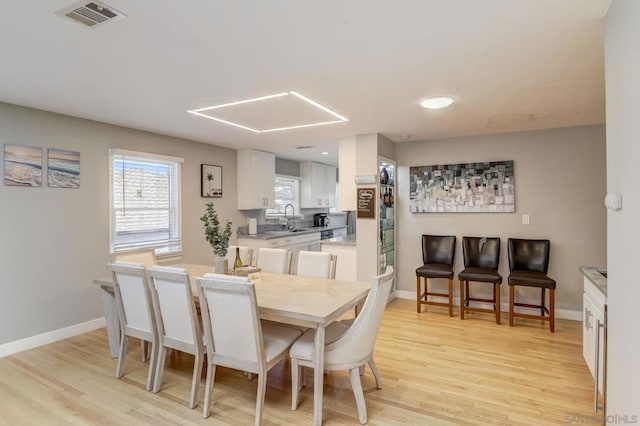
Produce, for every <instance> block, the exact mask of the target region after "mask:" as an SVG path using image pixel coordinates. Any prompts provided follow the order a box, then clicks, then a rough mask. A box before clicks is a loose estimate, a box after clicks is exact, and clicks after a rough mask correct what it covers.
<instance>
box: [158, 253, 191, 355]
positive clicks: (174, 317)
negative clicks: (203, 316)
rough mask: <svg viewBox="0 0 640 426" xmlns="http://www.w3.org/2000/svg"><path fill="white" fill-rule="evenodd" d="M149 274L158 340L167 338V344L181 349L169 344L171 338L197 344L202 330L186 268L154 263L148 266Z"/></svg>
mask: <svg viewBox="0 0 640 426" xmlns="http://www.w3.org/2000/svg"><path fill="white" fill-rule="evenodd" d="M149 277H150V279H151V283H150V284H151V296H152V301H153V307H154V312H156V323H157V325H158V334H159V335H160V338H161V343H163V341H169V342H168V343H169V344H168V346H170V347H174V348H175V349H181V348H176V347H175V345H172V344H171V343H170V341H171V340H174V341H177V342H184V343H187V344H189V345H196V343H197V342H199V343H201V342H202V332H201V329H200V324H199V321H198V316H197V313H196V308H195V303H194V302H193V293H192V291H191V285H190V282H189V274H188V272H187V270H186V269H183V268H171V267H166V266H155V267H153V268H151V269H149ZM166 343H167V342H164V344H166Z"/></svg>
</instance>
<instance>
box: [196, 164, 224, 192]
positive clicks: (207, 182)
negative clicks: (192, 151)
mask: <svg viewBox="0 0 640 426" xmlns="http://www.w3.org/2000/svg"><path fill="white" fill-rule="evenodd" d="M200 190H201V196H202V197H203V198H220V197H222V166H214V165H211V164H202V165H201V169H200Z"/></svg>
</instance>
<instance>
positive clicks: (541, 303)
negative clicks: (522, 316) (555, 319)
mask: <svg viewBox="0 0 640 426" xmlns="http://www.w3.org/2000/svg"><path fill="white" fill-rule="evenodd" d="M545 299H546V297H545V291H544V287H542V294H541V295H540V316H541V317H543V316H544V302H545Z"/></svg>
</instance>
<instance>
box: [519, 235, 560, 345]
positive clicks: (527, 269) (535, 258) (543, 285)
mask: <svg viewBox="0 0 640 426" xmlns="http://www.w3.org/2000/svg"><path fill="white" fill-rule="evenodd" d="M550 244H551V243H550V241H549V240H524V239H518V238H509V241H508V246H509V270H510V272H511V273H510V274H509V279H508V281H509V326H513V319H514V318H529V319H539V320H542V321H549V330H550V331H551V332H552V333H553V332H554V331H555V303H556V302H555V293H556V282H555V280H553V279H551V278H549V277H548V276H547V271H548V270H549V247H550ZM517 285H519V286H524V287H537V288H539V289H540V290H541V291H542V296H541V297H540V305H532V304H528V303H516V302H515V292H514V287H515V286H517ZM545 290H549V308H548V309H547V307H546V306H545ZM514 306H522V307H525V308H534V309H540V315H530V314H522V313H517V312H514ZM545 313H546V314H547V315H548V316H545Z"/></svg>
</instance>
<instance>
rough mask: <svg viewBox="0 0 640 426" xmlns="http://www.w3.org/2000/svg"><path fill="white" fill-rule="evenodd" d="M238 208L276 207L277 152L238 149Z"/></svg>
mask: <svg viewBox="0 0 640 426" xmlns="http://www.w3.org/2000/svg"><path fill="white" fill-rule="evenodd" d="M237 172H238V173H237V174H238V210H253V209H272V208H274V207H275V189H274V188H275V177H276V157H275V154H273V153H270V152H264V151H256V150H252V149H248V150H241V151H238V168H237Z"/></svg>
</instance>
